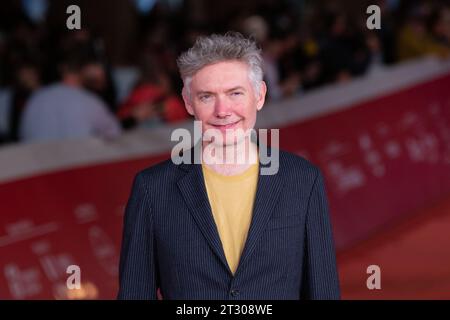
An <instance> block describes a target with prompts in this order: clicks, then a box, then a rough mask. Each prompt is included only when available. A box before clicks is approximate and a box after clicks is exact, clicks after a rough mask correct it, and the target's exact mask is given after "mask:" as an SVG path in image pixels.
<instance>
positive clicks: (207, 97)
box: [199, 94, 211, 102]
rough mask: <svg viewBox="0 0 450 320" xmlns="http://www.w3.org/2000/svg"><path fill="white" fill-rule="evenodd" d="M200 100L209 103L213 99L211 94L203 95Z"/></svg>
mask: <svg viewBox="0 0 450 320" xmlns="http://www.w3.org/2000/svg"><path fill="white" fill-rule="evenodd" d="M199 99H200V101H202V102H206V101H208V100H210V99H211V95H210V94H203V95H201V96H200V97H199Z"/></svg>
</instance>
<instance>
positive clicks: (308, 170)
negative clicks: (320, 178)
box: [280, 150, 320, 180]
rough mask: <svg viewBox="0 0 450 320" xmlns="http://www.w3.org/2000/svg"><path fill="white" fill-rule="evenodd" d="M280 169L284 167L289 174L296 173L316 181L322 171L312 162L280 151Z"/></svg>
mask: <svg viewBox="0 0 450 320" xmlns="http://www.w3.org/2000/svg"><path fill="white" fill-rule="evenodd" d="M280 167H283V168H284V170H285V171H286V172H288V173H289V174H292V173H295V174H300V175H302V176H304V175H306V176H311V178H312V179H313V180H314V179H315V178H316V177H317V175H318V174H320V169H319V167H317V166H316V165H315V164H313V163H312V162H311V161H309V160H307V159H305V158H304V157H302V156H299V155H297V154H295V153H292V152H288V151H283V150H280Z"/></svg>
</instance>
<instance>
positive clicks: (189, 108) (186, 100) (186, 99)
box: [181, 87, 194, 116]
mask: <svg viewBox="0 0 450 320" xmlns="http://www.w3.org/2000/svg"><path fill="white" fill-rule="evenodd" d="M181 95H182V96H183V101H184V107H185V108H186V111H187V112H188V113H189V114H190V115H191V116H193V115H194V108H193V107H192V104H191V98H190V97H188V95H187V92H186V89H185V88H184V87H183V90H182V91H181Z"/></svg>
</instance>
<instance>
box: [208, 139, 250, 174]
mask: <svg viewBox="0 0 450 320" xmlns="http://www.w3.org/2000/svg"><path fill="white" fill-rule="evenodd" d="M202 150H203V152H202V160H203V161H202V163H203V164H204V165H206V166H208V168H210V169H212V170H214V171H215V172H217V173H219V174H222V175H236V174H240V173H242V172H244V171H245V170H247V169H248V168H249V167H250V166H251V165H253V164H255V163H257V162H258V160H259V159H258V147H257V145H256V144H254V143H253V142H251V141H250V138H249V137H246V138H245V139H244V140H243V141H241V142H240V143H238V144H233V145H225V146H215V145H214V146H213V145H211V143H208V142H206V143H205V142H204V143H203V149H202Z"/></svg>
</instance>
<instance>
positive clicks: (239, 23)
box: [0, 0, 450, 143]
mask: <svg viewBox="0 0 450 320" xmlns="http://www.w3.org/2000/svg"><path fill="white" fill-rule="evenodd" d="M32 1H34V5H31V4H30V3H31V1H5V4H4V5H3V8H2V13H1V14H0V143H14V142H19V141H24V142H28V141H44V140H55V139H63V138H80V137H87V136H101V137H104V138H108V139H109V138H114V137H116V136H117V135H120V134H121V133H122V132H123V131H124V130H129V129H132V128H136V127H153V126H158V125H164V124H166V123H174V122H177V121H183V120H185V119H187V118H188V114H187V113H186V111H185V110H184V104H183V101H182V99H181V96H180V92H181V87H182V83H181V79H180V78H179V75H178V71H177V68H176V57H177V56H178V55H179V53H180V52H182V51H184V50H186V49H187V48H188V47H190V46H191V45H192V43H193V41H195V39H196V37H198V36H200V35H203V34H210V33H213V32H216V33H223V32H226V31H228V30H235V31H239V32H241V33H243V34H245V35H248V36H252V37H254V39H255V40H257V42H258V43H259V45H260V46H261V48H262V49H263V58H264V68H265V70H264V71H265V81H266V83H267V85H268V98H269V99H270V100H272V101H276V100H280V99H284V98H286V97H289V96H292V95H298V94H302V93H304V92H307V91H309V90H313V89H315V88H318V87H320V86H323V85H325V84H330V83H336V82H345V81H349V80H350V79H352V78H355V77H358V76H362V75H365V74H368V73H372V72H377V70H379V69H380V68H384V67H385V66H387V65H391V64H394V63H397V62H400V61H404V60H407V59H414V58H418V57H421V56H425V55H429V54H431V55H436V56H438V57H441V58H443V59H445V58H448V57H449V56H450V5H449V3H448V1H444V0H442V1H439V0H436V1H426V0H417V1H415V0H408V1H406V0H404V1H401V0H390V1H389V0H378V1H375V0H374V1H368V2H367V4H365V3H364V1H350V0H348V1H345V0H342V1H306V0H304V1H301V0H298V1H294V0H284V1H281V0H280V1H270V0H266V1H262V0H261V1H248V3H247V2H246V3H245V4H243V3H242V1H240V2H239V1H230V2H229V3H228V2H223V3H216V4H214V3H213V2H212V1H200V0H199V1H196V0H191V1H189V0H185V1H181V0H180V1H157V0H154V1H139V0H136V1H131V0H121V1H122V2H121V3H120V6H119V5H114V4H118V3H119V2H118V1H112V0H111V1H109V2H106V3H109V6H110V7H107V8H109V9H107V13H108V14H105V15H100V14H99V13H95V11H93V10H94V9H95V6H97V7H98V6H101V3H103V4H104V3H105V2H104V1H98V2H97V1H91V4H90V7H89V8H94V9H92V10H91V9H86V7H85V6H83V3H88V2H86V1H85V2H83V1H81V3H80V7H81V9H82V19H85V18H84V15H83V14H84V11H88V10H89V12H90V15H91V18H90V20H89V17H88V18H87V19H86V21H85V20H82V28H81V30H67V28H64V27H63V26H65V24H64V23H63V24H62V26H61V25H60V27H58V28H56V27H55V23H60V21H65V19H66V18H67V14H66V13H65V11H62V10H61V8H63V9H64V8H65V7H64V6H65V5H66V6H67V5H68V4H71V3H72V2H74V3H76V1H70V2H67V1H63V0H60V1H58V2H56V1H51V0H48V1H45V0H32ZM36 3H37V4H39V5H36ZM92 3H95V4H92ZM124 3H126V4H127V5H126V6H125V7H122V6H123V5H124ZM353 4H355V5H353ZM356 4H357V6H356ZM369 4H376V5H378V6H379V7H380V8H381V29H380V30H369V29H368V28H367V26H366V19H367V17H368V14H366V12H365V8H367V6H368V5H369ZM86 6H87V5H86ZM93 6H94V7H93ZM58 8H59V9H58ZM114 8H115V9H114ZM58 10H59V11H58ZM83 10H84V11H83ZM102 10H103V9H99V11H98V12H102ZM55 12H56V13H55ZM94 13H95V14H94ZM55 15H56V17H57V18H56V19H55V20H52V17H54V16H55ZM126 17H128V18H126ZM55 21H59V22H55Z"/></svg>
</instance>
